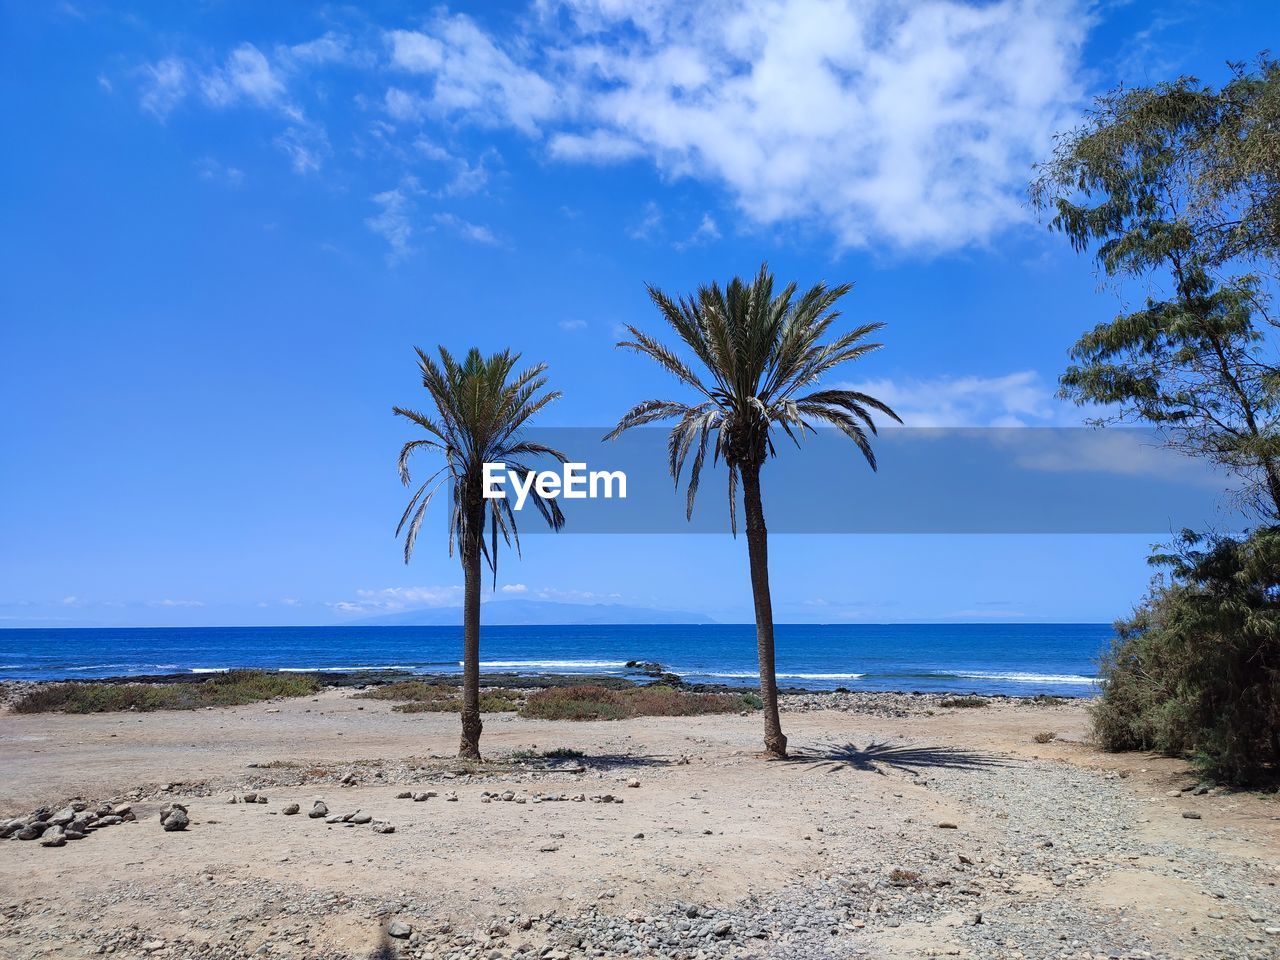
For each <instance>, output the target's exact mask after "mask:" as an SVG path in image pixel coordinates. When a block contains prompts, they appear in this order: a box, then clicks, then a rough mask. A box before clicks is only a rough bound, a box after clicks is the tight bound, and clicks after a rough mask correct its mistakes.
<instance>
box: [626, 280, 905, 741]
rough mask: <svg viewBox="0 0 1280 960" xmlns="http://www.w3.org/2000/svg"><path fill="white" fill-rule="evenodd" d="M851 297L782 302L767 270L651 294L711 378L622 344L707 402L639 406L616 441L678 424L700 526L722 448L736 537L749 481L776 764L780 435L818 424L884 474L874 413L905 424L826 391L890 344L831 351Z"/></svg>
mask: <svg viewBox="0 0 1280 960" xmlns="http://www.w3.org/2000/svg"><path fill="white" fill-rule="evenodd" d="M850 288H851V285H850V284H841V285H840V286H837V287H828V286H826V284H822V283H819V284H817V285H816V286H814V287H811V288H810V289H809V290H808V291H807V292H806V293H804V294H803V295H802V296H800V297H798V298H797V297H796V295H795V294H796V285H795V284H794V283H791V284H788V285H787V286H786V288H785V289H783V290H782V292H781V293H778V294H776V295H775V294H774V292H773V275H772V274H771V273H770V272H769V269H768V266H767V265H765V264H762V265H761V267H760V272H759V274H757V275H756V278H755V280H753V281H752V282H750V283H747V282H744V281H743V280H742V279H740V278H736V277H735V278H734V279H733V280H732V281H731V282H730V283H729V285H728V286H727V287H726V288H725V289H723V290H722V289H721V288H720V287H719V285H717V284H714V283H713V284H711V285H710V286H703V287H699V288H698V291H697V292H696V293H695V294H693V295H692V296H690V297H685V298H680V299H672V298H671V297H669V296H667V295H666V294H664V293H663V292H662V291H661V290H659V289H658V288H656V287H654V286H652V285H650V286H649V287H648V290H649V297H650V299H652V300H653V302H654V304H655V305H656V306H657V308H658V310H659V312H660V313H661V314H662V316H663V318H664V319H665V320H666V321H667V323H668V324H669V325H670V326H671V329H673V330H674V331H675V332H676V335H677V336H679V338H680V339H681V340H682V341H683V342H684V344H685V346H687V347H688V348H689V350H691V351H692V352H693V356H694V357H695V358H696V359H697V361H698V362H699V363H700V364H701V365H702V367H703V368H704V370H703V372H702V373H699V372H697V371H695V370H694V368H693V367H692V366H690V365H689V364H688V363H686V362H685V361H684V360H683V359H681V358H680V356H679V355H678V354H677V353H676V352H675V351H674V350H672V349H671V348H669V347H667V346H665V345H664V344H662V343H660V342H659V341H658V340H656V339H654V338H653V337H651V336H648V335H647V334H644V333H641V332H640V331H639V330H637V329H636V328H635V327H631V326H628V327H627V329H628V330H629V331H630V333H631V336H632V339H631V340H626V341H623V342H621V343H619V344H618V346H619V347H625V348H627V349H630V350H635V351H637V352H639V353H642V354H644V355H646V356H648V357H650V358H652V359H653V360H655V361H656V362H657V363H658V364H659V365H660V366H661V367H662V368H663V369H664V370H666V371H667V372H668V373H670V374H672V375H673V376H674V377H675V378H676V379H677V380H679V381H680V382H681V383H682V384H684V385H685V386H686V387H689V388H690V389H692V390H693V391H694V393H696V394H697V395H698V400H697V402H695V403H692V404H689V403H683V402H681V401H676V400H646V401H645V402H643V403H639V404H637V405H636V406H634V407H632V408H631V410H629V411H628V412H627V414H626V415H625V416H624V417H623V418H622V419H621V420H620V421H618V425H617V426H616V427H615V428H614V429H613V431H612V432H611V433H610V434H609V435H608V439H612V438H614V437H617V436H618V435H619V434H621V433H622V432H623V431H624V430H629V429H630V428H632V427H638V426H640V425H642V424H646V423H654V422H656V421H660V420H670V419H672V418H676V420H677V422H676V424H675V426H674V427H672V429H671V436H670V438H669V440H668V443H667V449H668V453H669V461H670V462H669V465H670V468H671V476H672V479H674V480H675V481H676V483H677V485H678V484H679V483H680V475H681V472H682V471H683V469H684V465H685V462H686V461H687V460H688V458H689V454H690V453H692V454H693V459H692V461H690V467H689V475H688V491H687V496H686V501H685V512H686V514H685V515H686V517H692V516H693V501H694V496H695V495H696V494H697V492H698V481H699V479H700V476H701V473H702V466H703V463H704V462H705V460H706V455H707V447H708V444H709V443H710V444H711V446H712V458H713V462H714V461H719V460H720V459H721V458H723V459H724V461H725V464H726V466H727V467H728V471H729V523H730V527H731V529H732V530H733V533H734V535H735V536H736V535H737V532H738V521H737V504H736V501H737V485H738V483H739V481H741V483H742V500H743V512H744V513H745V514H746V528H747V555H748V557H749V559H750V564H751V593H752V596H753V598H754V600H755V613H756V647H757V652H758V654H759V659H760V695H761V697H762V699H763V700H764V745H765V750H766V752H767V753H768V755H770V756H773V757H785V756H786V755H787V738H786V737H785V736H784V735H783V733H782V724H781V721H780V720H779V717H778V682H777V678H776V676H775V675H774V648H773V604H772V601H771V598H770V596H769V543H768V531H767V529H766V527H765V521H764V505H763V502H762V500H761V496H760V469H761V467H762V466H763V465H764V462H765V460H766V459H768V458H769V457H772V456H775V455H776V452H777V451H776V449H775V447H774V444H773V441H774V437H775V430H781V431H782V432H783V433H784V434H786V435H787V436H788V437H790V438H791V440H793V441H794V442H795V443H796V444H797V445H799V443H800V440H801V438H802V437H803V435H804V433H805V432H806V431H809V432H812V431H813V430H814V426H813V424H814V423H822V424H827V425H829V426H832V427H835V428H836V429H837V430H839V431H840V432H842V433H843V434H845V436H847V437H848V438H849V439H850V440H852V441H853V442H854V443H855V444H856V445H857V447H858V449H859V450H861V451H862V455H863V456H864V457H866V460H867V463H868V464H870V465H871V468H872V469H873V470H874V469H875V466H876V458H875V454H874V453H873V452H872V449H871V443H870V440H869V439H868V437H867V431H868V430H870V431H871V433H873V434H874V433H875V432H876V425H875V422H874V421H873V420H872V417H871V411H872V410H878V411H879V412H881V413H883V414H885V415H887V416H889V417H892V418H893V419H894V420H897V421H898V422H899V423H901V422H902V421H901V419H900V418H899V417H898V415H897V414H896V413H894V412H893V411H892V410H890V409H889V407H888V406H886V405H885V404H884V403H882V402H881V401H879V400H877V399H876V398H875V397H871V396H868V395H867V394H865V393H859V392H858V391H856V390H839V389H818V388H816V383H817V381H818V380H819V378H821V377H822V376H823V375H824V374H826V373H828V372H829V371H830V370H832V369H833V368H834V367H836V366H838V365H839V364H842V363H845V362H847V361H850V360H856V359H858V358H859V357H862V356H865V355H866V354H868V353H870V352H871V351H873V350H876V349H878V348H879V347H880V346H881V345H880V344H878V343H867V342H866V341H865V338H866V337H867V336H868V335H869V334H871V333H873V332H874V331H876V330H878V329H880V327H882V326H883V324H879V323H869V324H864V325H863V326H860V327H857V328H855V329H853V330H850V331H849V332H848V333H844V334H841V335H840V336H838V337H836V338H835V339H834V340H831V341H830V342H827V343H823V342H821V341H822V339H823V337H824V335H825V334H826V332H827V330H828V329H829V328H830V327H831V325H832V324H833V323H835V321H836V320H837V319H838V318H839V316H840V313H839V311H837V310H836V309H835V305H836V302H837V301H838V300H839V299H840V298H841V297H843V296H844V295H845V294H846V293H848V292H849V290H850ZM806 391H808V392H806ZM864 428H865V429H864ZM713 437H714V442H713V443H712V438H713Z"/></svg>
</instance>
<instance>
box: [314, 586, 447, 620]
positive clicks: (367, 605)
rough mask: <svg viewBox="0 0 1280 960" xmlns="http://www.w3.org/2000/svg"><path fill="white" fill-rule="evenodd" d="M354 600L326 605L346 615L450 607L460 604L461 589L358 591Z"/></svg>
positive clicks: (404, 588) (422, 588)
mask: <svg viewBox="0 0 1280 960" xmlns="http://www.w3.org/2000/svg"><path fill="white" fill-rule="evenodd" d="M356 597H357V598H358V599H356V600H338V601H335V602H333V603H328V604H325V606H327V607H330V608H331V609H333V610H336V611H338V612H339V613H346V614H371V613H395V612H396V611H399V610H417V609H419V608H422V607H452V606H456V605H457V604H459V603H461V602H462V588H461V587H454V586H447V587H383V588H382V589H380V590H357V591H356Z"/></svg>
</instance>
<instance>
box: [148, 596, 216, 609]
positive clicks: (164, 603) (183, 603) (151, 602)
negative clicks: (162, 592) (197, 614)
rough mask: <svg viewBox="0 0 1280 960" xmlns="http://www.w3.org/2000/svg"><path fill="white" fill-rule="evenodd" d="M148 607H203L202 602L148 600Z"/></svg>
mask: <svg viewBox="0 0 1280 960" xmlns="http://www.w3.org/2000/svg"><path fill="white" fill-rule="evenodd" d="M147 606H148V607H203V606H204V601H203V600H170V599H167V598H166V599H164V600H148V601H147Z"/></svg>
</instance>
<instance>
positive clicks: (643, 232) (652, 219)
mask: <svg viewBox="0 0 1280 960" xmlns="http://www.w3.org/2000/svg"><path fill="white" fill-rule="evenodd" d="M661 230H662V209H661V208H660V207H659V206H658V205H657V204H656V203H654V202H653V201H652V200H650V201H649V202H648V203H646V204H645V205H644V215H643V216H642V217H641V218H640V222H639V223H637V224H635V225H634V226H633V227H631V228H630V229H629V230H628V231H627V236H629V237H630V238H631V239H632V240H652V239H653V238H654V236H655V235H656V234H658V233H659V232H661Z"/></svg>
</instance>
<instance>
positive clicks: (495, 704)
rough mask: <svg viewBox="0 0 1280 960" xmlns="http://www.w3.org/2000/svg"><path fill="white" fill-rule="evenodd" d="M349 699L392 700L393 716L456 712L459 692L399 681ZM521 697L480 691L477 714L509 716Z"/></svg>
mask: <svg viewBox="0 0 1280 960" xmlns="http://www.w3.org/2000/svg"><path fill="white" fill-rule="evenodd" d="M353 699H359V700H395V701H398V703H397V705H396V706H394V707H392V708H391V709H392V710H394V711H396V712H397V713H460V712H461V711H462V695H461V691H460V690H459V689H458V688H457V687H454V686H450V685H449V684H445V683H426V682H424V681H422V680H403V681H400V682H398V683H388V684H383V685H382V686H378V687H373V688H372V689H369V690H364V691H361V692H360V693H357V694H356V695H355V697H354V698H353ZM523 699H524V698H523V695H522V694H521V693H520V692H519V691H516V690H503V689H496V688H495V689H490V690H481V691H480V712H481V713H509V712H510V711H512V710H517V709H519V707H520V704H521V703H522V702H523Z"/></svg>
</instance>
